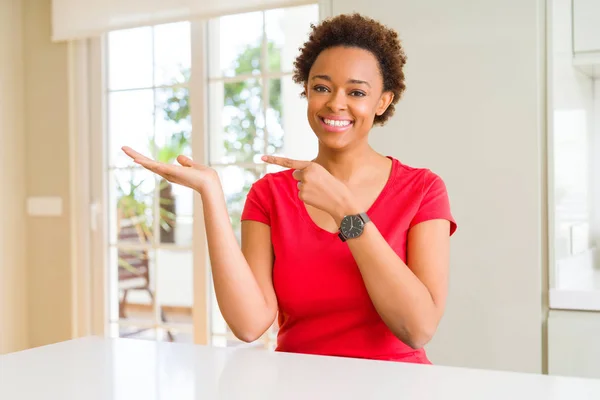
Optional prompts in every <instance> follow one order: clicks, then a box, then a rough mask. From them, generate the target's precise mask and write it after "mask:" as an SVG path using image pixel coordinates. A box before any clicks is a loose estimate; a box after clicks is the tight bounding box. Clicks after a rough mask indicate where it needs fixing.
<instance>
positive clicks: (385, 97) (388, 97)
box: [375, 92, 394, 116]
mask: <svg viewBox="0 0 600 400" xmlns="http://www.w3.org/2000/svg"><path fill="white" fill-rule="evenodd" d="M393 100H394V93H393V92H383V94H382V95H381V97H380V98H379V104H377V111H376V112H375V113H376V114H377V115H378V116H380V115H382V114H383V113H384V112H385V110H387V108H388V107H389V106H390V104H392V101H393Z"/></svg>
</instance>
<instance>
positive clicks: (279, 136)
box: [266, 79, 301, 154]
mask: <svg viewBox="0 0 600 400" xmlns="http://www.w3.org/2000/svg"><path fill="white" fill-rule="evenodd" d="M296 112H297V113H300V112H301V110H297V111H296ZM282 118H283V104H282V99H281V79H271V80H269V107H268V108H267V113H266V121H267V132H268V142H269V145H268V146H267V150H266V152H267V154H274V153H279V152H281V150H282V148H283V140H284V137H283V136H284V135H283V119H282Z"/></svg>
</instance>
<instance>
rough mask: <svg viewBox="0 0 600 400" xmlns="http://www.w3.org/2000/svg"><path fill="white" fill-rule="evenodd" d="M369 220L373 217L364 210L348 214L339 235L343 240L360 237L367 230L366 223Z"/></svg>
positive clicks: (343, 220)
mask: <svg viewBox="0 0 600 400" xmlns="http://www.w3.org/2000/svg"><path fill="white" fill-rule="evenodd" d="M369 221H371V219H370V218H369V216H368V215H367V214H366V213H364V212H363V213H360V214H356V215H346V216H345V217H344V218H343V219H342V223H341V224H340V231H339V233H338V237H339V238H340V240H341V241H342V242H345V241H346V240H348V239H354V238H357V237H359V236H360V235H362V233H363V231H364V230H365V224H366V223H367V222H369Z"/></svg>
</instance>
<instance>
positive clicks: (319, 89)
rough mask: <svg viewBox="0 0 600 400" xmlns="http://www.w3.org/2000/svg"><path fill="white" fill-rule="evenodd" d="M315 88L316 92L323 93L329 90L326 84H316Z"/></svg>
mask: <svg viewBox="0 0 600 400" xmlns="http://www.w3.org/2000/svg"><path fill="white" fill-rule="evenodd" d="M314 90H315V92H320V93H323V92H326V91H327V88H326V87H325V86H315V88H314Z"/></svg>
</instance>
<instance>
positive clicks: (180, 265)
mask: <svg viewBox="0 0 600 400" xmlns="http://www.w3.org/2000/svg"><path fill="white" fill-rule="evenodd" d="M156 261H157V262H156V265H157V269H156V295H155V299H156V305H157V307H159V313H160V314H159V318H160V320H159V321H157V322H158V323H160V324H178V325H180V324H185V325H189V326H190V330H191V327H192V306H193V304H194V294H193V285H194V272H193V254H192V250H191V249H190V250H167V249H158V250H157V252H156ZM165 333H167V334H168V332H167V331H165ZM172 336H173V337H174V334H172Z"/></svg>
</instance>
